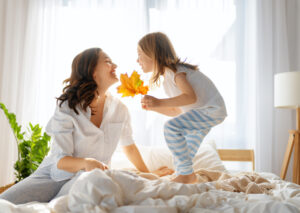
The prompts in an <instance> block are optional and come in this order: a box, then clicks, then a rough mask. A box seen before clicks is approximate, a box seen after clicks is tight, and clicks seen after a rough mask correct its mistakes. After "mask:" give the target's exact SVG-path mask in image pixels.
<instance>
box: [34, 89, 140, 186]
mask: <svg viewBox="0 0 300 213" xmlns="http://www.w3.org/2000/svg"><path fill="white" fill-rule="evenodd" d="M76 109H77V110H78V113H79V114H76V113H75V111H74V110H72V109H70V108H69V106H68V102H67V101H65V102H64V103H63V104H62V106H61V107H60V106H59V105H57V106H56V110H55V113H54V115H53V117H52V118H51V119H50V121H49V122H48V124H47V126H46V132H47V134H49V135H50V136H51V139H52V143H51V148H50V151H49V154H48V155H47V157H46V158H45V159H44V161H43V162H42V163H41V165H40V166H39V168H38V170H37V171H36V172H35V173H34V175H37V176H43V175H46V176H48V175H50V176H51V178H52V179H53V180H55V181H61V180H66V179H69V178H71V177H72V176H74V173H69V172H66V171H64V170H60V169H58V168H57V163H58V161H59V160H60V159H61V158H62V157H65V156H73V157H79V158H86V157H88V158H95V159H96V160H98V161H100V162H102V163H105V164H107V165H110V160H111V157H112V154H113V153H114V151H115V149H116V147H117V145H118V142H119V141H120V143H121V145H122V146H128V145H131V144H134V140H133V138H132V128H131V122H130V114H129V112H128V109H127V107H126V106H125V105H124V104H123V103H122V102H121V101H120V100H119V99H118V98H116V97H113V96H111V95H110V94H107V97H106V100H105V103H104V109H103V119H102V122H101V125H100V128H98V127H96V126H95V125H94V124H93V123H92V122H91V121H90V118H91V109H90V108H89V107H88V108H87V111H84V110H83V109H82V108H81V107H79V106H78V107H76Z"/></svg>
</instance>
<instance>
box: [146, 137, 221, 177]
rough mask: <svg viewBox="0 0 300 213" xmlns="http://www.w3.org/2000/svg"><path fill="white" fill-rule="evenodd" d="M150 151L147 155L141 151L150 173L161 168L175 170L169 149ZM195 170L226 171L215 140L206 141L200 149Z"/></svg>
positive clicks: (195, 162)
mask: <svg viewBox="0 0 300 213" xmlns="http://www.w3.org/2000/svg"><path fill="white" fill-rule="evenodd" d="M150 149H151V150H150V153H149V154H146V153H145V152H144V150H143V148H142V149H141V154H142V156H143V159H144V161H145V163H146V165H147V167H148V168H149V170H150V171H153V170H156V169H158V168H159V167H161V166H167V167H169V168H172V169H175V167H174V164H173V156H172V153H171V152H170V150H169V149H168V148H167V147H166V148H165V147H154V148H150ZM144 153H145V155H144ZM193 168H194V170H195V171H197V170H199V169H203V168H205V169H209V170H218V171H225V167H224V165H223V163H222V161H221V159H220V157H219V155H218V152H217V150H216V144H215V142H214V141H213V140H209V141H204V142H203V143H202V144H201V145H200V148H199V150H198V152H197V153H196V155H195V157H194V159H193Z"/></svg>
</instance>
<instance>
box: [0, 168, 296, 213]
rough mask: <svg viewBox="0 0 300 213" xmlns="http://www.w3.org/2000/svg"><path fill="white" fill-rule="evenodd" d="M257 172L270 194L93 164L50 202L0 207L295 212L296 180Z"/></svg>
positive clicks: (13, 209)
mask: <svg viewBox="0 0 300 213" xmlns="http://www.w3.org/2000/svg"><path fill="white" fill-rule="evenodd" d="M259 174H260V175H261V176H262V177H264V178H267V179H268V180H269V181H270V182H271V183H274V184H275V186H276V187H275V188H274V189H273V190H272V191H271V195H266V194H245V193H236V192H228V191H221V190H217V189H216V188H215V186H214V182H209V183H201V184H179V183H172V182H169V181H167V180H166V179H159V180H152V181H149V180H147V179H144V178H142V177H139V176H137V175H135V174H132V173H129V172H126V171H120V170H107V171H101V170H93V171H91V172H85V173H83V174H81V175H80V176H79V178H78V179H77V180H76V181H75V182H74V184H73V186H72V187H71V190H70V192H69V193H68V194H67V195H65V196H62V197H59V198H56V199H54V200H52V201H51V202H50V203H44V204H43V203H36V202H35V203H29V204H25V205H19V206H16V205H13V204H11V203H9V202H6V201H4V200H0V212H1V213H2V212H3V213H4V212H5V213H11V212H14V213H16V212H17V213H20V212H28V213H29V212H30V213H35V212H45V213H46V212H47V213H48V212H49V213H50V212H128V213H129V212H130V213H131V212H132V213H133V212H143V213H147V212H151V213H152V212H154V213H155V212H164V213H165V212H167V213H168V212H200V211H201V212H235V213H236V212H258V213H259V212H278V213H279V212H280V213H282V212H284V213H285V212H300V186H299V185H296V184H293V183H290V182H286V181H282V180H280V179H279V178H278V177H277V176H276V175H273V174H270V173H259Z"/></svg>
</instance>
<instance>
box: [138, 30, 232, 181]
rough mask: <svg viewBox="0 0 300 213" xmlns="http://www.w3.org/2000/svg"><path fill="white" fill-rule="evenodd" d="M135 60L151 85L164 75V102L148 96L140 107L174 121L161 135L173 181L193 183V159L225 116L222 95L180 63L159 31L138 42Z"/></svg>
mask: <svg viewBox="0 0 300 213" xmlns="http://www.w3.org/2000/svg"><path fill="white" fill-rule="evenodd" d="M137 51H138V60H137V62H138V63H139V64H140V66H141V67H142V69H143V71H144V72H145V73H147V72H152V79H151V82H150V83H152V84H158V83H159V78H160V76H164V82H163V86H164V89H165V92H166V94H167V95H168V96H169V97H170V98H167V99H158V98H155V97H152V96H149V95H146V96H144V98H143V99H142V100H141V104H142V108H144V109H146V110H153V111H156V112H158V113H162V114H165V115H167V116H173V117H175V118H173V119H171V120H169V121H167V122H166V123H165V126H164V135H165V139H166V142H167V145H168V147H169V149H170V150H171V152H172V154H173V156H174V163H175V167H176V172H177V176H176V177H175V178H174V179H173V181H174V182H180V183H195V182H196V181H197V177H196V175H195V173H194V171H193V162H192V160H193V158H194V156H195V154H196V153H197V150H198V148H199V146H200V144H201V142H202V140H203V138H204V137H205V136H206V134H207V133H208V132H209V130H210V129H211V128H212V127H213V126H216V125H217V124H219V123H221V122H222V121H223V120H224V119H225V117H226V115H227V113H226V108H225V103H224V101H223V98H222V96H221V95H220V93H219V92H218V90H217V88H216V87H215V85H214V84H213V82H212V81H211V80H210V79H209V78H208V77H206V76H205V75H204V74H203V73H201V72H200V71H199V70H198V67H197V66H195V65H191V64H188V63H185V62H182V61H181V60H180V59H179V58H178V57H177V55H176V53H175V50H174V48H173V45H172V44H171V42H170V40H169V39H168V37H167V36H166V35H165V34H163V33H160V32H156V33H150V34H147V35H146V36H144V37H143V38H142V39H141V40H140V41H139V43H138V50H137Z"/></svg>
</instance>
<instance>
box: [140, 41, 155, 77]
mask: <svg viewBox="0 0 300 213" xmlns="http://www.w3.org/2000/svg"><path fill="white" fill-rule="evenodd" d="M137 52H138V59H137V62H138V63H139V65H140V66H141V68H142V70H143V72H145V73H147V72H153V69H154V60H153V59H152V58H150V57H149V56H147V55H146V54H145V53H144V52H143V50H142V49H141V48H140V47H139V46H138V49H137Z"/></svg>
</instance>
